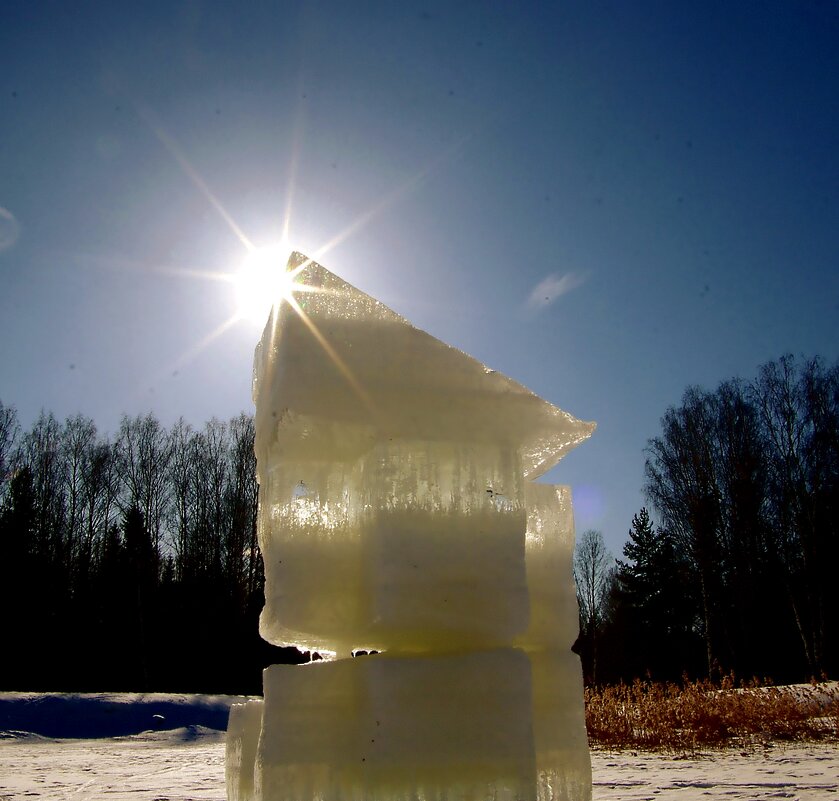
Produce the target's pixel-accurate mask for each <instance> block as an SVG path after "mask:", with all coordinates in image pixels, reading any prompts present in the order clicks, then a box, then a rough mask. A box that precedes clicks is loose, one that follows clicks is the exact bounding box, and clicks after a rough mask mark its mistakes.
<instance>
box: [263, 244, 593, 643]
mask: <svg viewBox="0 0 839 801" xmlns="http://www.w3.org/2000/svg"><path fill="white" fill-rule="evenodd" d="M289 266H290V268H292V269H295V268H296V267H298V266H299V267H301V268H302V269H301V271H300V272H299V273H298V274H297V280H298V284H299V286H300V289H299V291H297V292H296V293H295V296H294V297H295V298H296V299H295V300H294V301H293V303H289V302H282V303H279V304H277V305H276V306H275V308H274V310H273V312H272V315H271V318H270V319H269V322H268V325H267V326H266V329H265V332H264V334H263V337H262V341H261V342H260V344H259V346H258V348H257V353H256V357H255V365H254V399H255V402H256V407H257V414H256V451H257V469H258V477H259V482H260V517H259V535H260V545H261V548H262V552H263V555H264V558H265V568H266V590H265V593H266V607H265V610H264V611H263V614H262V617H261V620H260V631H261V633H262V635H263V636H264V637H265V638H266V639H268V640H269V641H271V642H274V643H276V644H278V645H289V644H291V645H298V646H300V647H302V648H315V649H319V650H320V649H322V650H332V651H339V652H343V653H347V652H348V651H349V650H350V649H351V648H376V649H381V648H401V649H414V650H418V651H422V650H447V649H448V650H451V649H453V648H457V647H476V648H477V647H483V648H487V647H494V646H499V645H508V644H510V643H511V642H512V641H513V639H514V638H515V637H516V636H519V635H521V634H522V633H523V632H524V630H525V629H526V627H527V623H528V605H529V602H528V597H527V589H526V575H525V563H524V530H525V506H526V504H525V497H524V484H525V478H526V477H532V476H535V475H538V474H539V473H540V472H543V471H544V470H546V469H548V468H549V467H551V466H552V465H553V464H555V463H556V461H557V460H558V459H559V458H561V456H562V455H563V454H564V453H566V452H567V451H568V450H569V449H570V448H572V447H574V445H576V444H578V443H579V442H581V441H582V440H584V439H585V438H586V437H588V436H589V435H590V433H591V430H592V429H593V424H590V423H583V422H581V421H579V420H576V419H575V418H573V417H571V416H570V415H568V414H567V413H565V412H563V411H561V410H560V409H557V408H556V407H554V406H551V405H550V404H549V403H546V402H545V401H543V400H541V399H540V398H538V397H536V396H535V395H533V394H532V393H531V392H529V391H528V390H527V389H525V388H524V387H522V386H521V385H520V384H517V383H516V382H514V381H512V380H511V379H509V378H507V377H506V376H503V375H501V374H499V373H496V372H494V371H492V370H489V369H488V368H486V367H484V365H482V364H480V363H479V362H477V361H476V360H474V359H472V358H471V357H469V356H467V355H466V354H464V353H462V352H461V351H458V350H456V349H454V348H451V347H450V346H448V345H445V344H444V343H442V342H440V341H439V340H437V339H434V338H433V337H431V336H430V335H428V334H426V333H425V332H423V331H420V330H418V329H416V328H414V327H413V326H411V325H410V324H409V323H408V322H407V321H406V320H404V319H403V318H402V317H400V316H399V315H397V314H395V313H394V312H393V311H391V310H390V309H388V308H387V307H385V306H384V305H382V304H381V303H379V302H378V301H375V300H374V299H373V298H370V297H369V296H367V295H365V294H364V293H362V292H359V291H358V290H357V289H355V288H353V287H351V286H350V285H348V284H346V283H345V282H343V281H341V280H340V279H338V278H336V277H335V276H334V275H332V274H331V273H329V272H328V271H327V270H325V269H324V268H322V267H321V266H320V265H317V264H314V263H310V262H308V263H307V262H306V261H305V259H304V257H302V256H299V254H293V256H292V259H291V260H290V265H289Z"/></svg>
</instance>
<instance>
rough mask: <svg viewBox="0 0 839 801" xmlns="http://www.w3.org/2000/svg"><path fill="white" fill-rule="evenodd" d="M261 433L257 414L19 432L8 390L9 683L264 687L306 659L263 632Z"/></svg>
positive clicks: (2, 484)
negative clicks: (274, 671) (285, 665)
mask: <svg viewBox="0 0 839 801" xmlns="http://www.w3.org/2000/svg"><path fill="white" fill-rule="evenodd" d="M253 438H254V429H253V419H252V418H251V417H249V416H247V415H244V414H242V415H240V416H238V417H235V418H233V419H232V420H230V421H229V422H221V421H219V420H215V419H214V420H211V421H210V422H208V423H207V424H206V425H205V426H204V427H203V428H202V429H200V430H199V429H194V428H193V427H192V426H190V425H189V424H187V423H185V422H184V421H183V420H181V421H179V422H177V423H176V424H175V425H174V426H172V427H171V428H170V429H166V428H165V427H164V426H162V425H161V424H160V422H159V421H158V420H157V419H156V418H155V417H153V416H152V415H151V414H149V415H146V416H141V417H135V418H129V417H123V419H122V422H121V424H120V427H119V431H118V432H117V433H116V435H115V436H113V437H112V438H109V437H103V436H101V435H99V434H98V432H97V429H96V426H95V424H94V422H93V421H92V420H90V419H88V418H86V417H83V416H75V417H71V418H68V419H67V420H65V421H64V422H59V421H58V420H56V418H55V417H54V416H53V415H52V414H47V413H42V414H41V415H40V417H39V418H38V419H37V420H36V421H35V423H34V425H33V426H32V428H31V429H30V430H28V431H21V430H20V427H19V425H18V421H17V416H16V413H15V410H14V408H11V407H4V406H3V405H2V404H0V592H2V594H3V600H2V604H0V636H2V639H3V644H4V648H3V650H4V654H5V656H4V658H3V659H2V660H0V688H3V689H33V690H36V689H41V690H97V691H101V690H158V691H160V690H171V691H190V692H202V691H205V692H234V693H235V692H259V691H260V688H261V676H260V671H261V669H262V667H264V666H265V665H267V664H271V663H274V662H283V661H299V660H300V658H301V657H300V655H299V654H298V652H296V651H293V650H290V651H289V650H283V649H275V648H271V647H270V646H268V645H267V644H266V643H264V642H263V641H262V640H261V639H260V638H259V636H258V633H257V619H258V615H259V611H260V610H261V608H262V605H263V584H264V576H263V568H262V560H261V557H260V552H259V547H258V543H257V540H256V510H257V485H256V478H255V457H254V452H253Z"/></svg>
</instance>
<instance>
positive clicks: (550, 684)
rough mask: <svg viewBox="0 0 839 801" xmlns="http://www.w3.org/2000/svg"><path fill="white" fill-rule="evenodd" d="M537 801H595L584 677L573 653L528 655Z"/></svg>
mask: <svg viewBox="0 0 839 801" xmlns="http://www.w3.org/2000/svg"><path fill="white" fill-rule="evenodd" d="M528 656H529V659H530V670H531V682H532V686H533V711H532V720H533V741H534V748H535V752H536V775H537V798H538V801H590V800H591V757H590V755H589V749H588V737H587V735H586V722H585V707H584V703H583V672H582V667H581V665H580V658H579V657H578V656H577V655H576V654H574V653H571V651H568V650H562V651H541V652H533V653H530V654H528Z"/></svg>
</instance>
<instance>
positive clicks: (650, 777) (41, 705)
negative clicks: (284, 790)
mask: <svg viewBox="0 0 839 801" xmlns="http://www.w3.org/2000/svg"><path fill="white" fill-rule="evenodd" d="M232 700H234V699H233V698H231V697H229V696H186V695H182V696H175V695H96V696H90V695H88V696H80V695H59V694H55V695H52V694H49V695H36V694H31V693H0V801H12V800H14V801H18V800H19V799H20V800H21V801H22V800H23V799H27V801H31V799H50V800H51V801H53V800H57V801H93V799H110V800H111V801H187V800H189V801H199V799H200V800H201V801H203V800H204V799H208V800H209V799H212V801H224V799H225V791H224V733H223V731H220V730H219V727H220V726H222V725H223V720H224V717H225V712H226V708H227V706H229V703H230V702H231V701H232ZM220 721H222V722H220ZM169 726H175V728H168V727H169ZM50 727H52V730H53V731H60V732H62V733H64V734H65V735H66V736H68V737H70V738H72V739H65V738H62V739H58V738H56V737H55V736H44V735H43V734H37V733H32V732H37V731H50ZM143 729H151V730H150V731H142V730H143ZM155 729H156V730H155ZM132 731H133V732H135V733H130V732H132ZM51 733H53V732H51ZM592 769H593V774H594V799H595V801H607V800H608V801H641V800H642V799H644V800H647V799H664V800H665V801H695V800H697V801H698V800H699V799H702V801H715V800H716V799H720V801H722V799H725V800H726V801H763V800H764V799H767V801H768V799H773V801H776V800H777V799H801V801H828V800H829V801H837V799H839V746H837V745H836V744H835V743H833V744H824V743H812V744H795V745H783V746H782V745H776V746H774V747H772V748H768V749H765V750H760V751H756V752H754V753H751V754H748V753H740V752H738V751H736V750H728V751H723V752H710V753H709V754H706V755H703V756H701V757H699V758H696V759H675V758H673V757H667V756H662V755H660V754H650V753H643V752H638V753H635V752H621V753H613V752H607V751H594V752H593V753H592Z"/></svg>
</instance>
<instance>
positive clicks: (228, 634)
mask: <svg viewBox="0 0 839 801" xmlns="http://www.w3.org/2000/svg"><path fill="white" fill-rule="evenodd" d="M661 424H662V430H661V433H660V434H659V436H657V437H654V438H653V439H651V440H650V441H649V445H648V448H647V460H646V493H647V496H648V498H649V500H650V503H651V505H652V507H653V510H654V512H653V513H654V514H655V515H656V516H657V519H658V525H656V524H655V523H654V522H653V520H652V517H651V515H650V513H649V512H648V511H647V510H646V509H642V510H641V511H640V512H639V513H638V514H637V515H636V516H635V518H634V519H633V521H632V526H631V529H630V531H629V539H628V541H627V542H626V544H625V545H624V547H623V553H622V558H621V559H619V560H615V559H614V558H613V557H612V556H611V555H610V554H609V553H608V552H607V550H606V547H605V544H604V541H603V537H602V534H600V533H599V532H595V531H588V532H584V533H582V534H581V536H580V538H579V543H578V547H577V551H576V555H575V574H576V579H577V588H578V599H579V602H580V612H581V635H580V639H579V641H578V645H577V648H578V650H579V651H580V654H581V656H582V659H583V666H584V671H585V675H586V679H587V681H588V682H589V683H596V684H602V683H606V682H615V681H618V680H621V679H623V680H631V679H633V678H636V677H645V676H649V677H652V678H654V679H676V680H678V679H680V678H681V677H682V676H683V675H685V674H687V675H688V676H690V677H693V678H697V677H703V676H710V677H711V678H718V677H720V676H721V675H727V674H729V673H731V672H734V673H735V674H736V675H738V676H740V677H743V678H750V677H752V676H757V677H759V678H762V677H771V678H772V679H774V680H775V681H790V680H795V681H798V680H802V679H805V678H808V677H810V676H815V677H821V676H822V675H824V674H827V675H829V676H832V677H835V676H836V675H839V642H837V640H838V639H839V637H838V636H837V635H839V630H838V629H839V589H837V578H836V577H837V575H839V570H837V565H839V366H833V367H828V366H826V365H825V364H824V363H823V362H822V361H821V360H819V359H812V360H809V361H803V362H802V361H796V360H794V359H793V358H791V357H784V358H782V359H780V360H778V361H775V362H771V363H769V364H767V365H765V366H764V367H763V368H762V369H761V370H760V372H759V375H758V376H757V378H756V379H754V380H752V381H749V382H744V381H740V380H730V381H725V382H723V383H722V384H721V385H720V386H719V387H718V388H717V389H716V390H714V391H706V390H703V389H700V388H697V387H691V388H689V389H688V390H687V391H686V392H685V394H684V397H683V398H682V402H681V404H680V405H679V406H675V407H673V408H670V409H668V410H667V411H666V413H665V415H664V417H663V418H662V421H661ZM253 438H254V430H253V420H252V418H251V417H249V416H247V415H244V414H242V415H240V416H238V417H236V418H233V419H232V420H230V421H228V422H221V421H218V420H211V421H210V422H208V423H207V424H206V425H205V426H204V427H203V428H201V429H195V428H193V427H192V426H190V425H189V424H187V423H185V422H184V421H183V420H181V421H179V422H177V423H176V424H175V425H173V426H172V427H171V428H169V429H167V428H165V427H164V426H162V425H161V424H160V422H159V421H158V420H157V419H156V418H155V417H153V416H152V415H151V414H149V415H146V416H141V417H134V418H130V417H123V419H122V421H121V424H120V427H119V430H118V432H116V434H115V435H114V436H113V437H107V436H104V437H103V436H101V435H100V434H99V433H98V432H97V429H96V426H95V424H94V423H93V421H92V420H90V419H88V418H85V417H82V416H75V417H71V418H69V419H67V420H65V421H63V422H59V421H58V420H56V419H55V417H54V416H53V415H51V414H46V413H42V414H41V415H40V417H39V418H38V419H37V420H36V421H35V423H34V424H33V426H32V427H31V429H30V430H28V431H21V430H20V427H19V425H18V421H17V417H16V414H15V411H14V409H13V408H11V407H4V406H3V405H2V404H0V592H2V603H0V636H2V638H3V643H4V654H5V658H4V659H2V660H0V689H32V690H38V689H41V690H91V691H92V690H97V691H101V690H108V689H112V690H158V691H162V690H170V691H189V692H259V691H260V688H261V677H260V671H261V669H262V667H264V666H265V665H267V664H272V663H278V662H287V661H303V659H304V658H305V657H304V656H303V655H301V654H300V653H299V652H297V651H295V650H294V649H277V648H272V647H271V646H269V645H267V644H266V643H264V642H263V641H262V640H261V639H260V637H259V635H258V629H257V620H258V616H259V612H260V610H261V608H262V605H263V586H264V574H263V567H262V560H261V556H260V552H259V546H258V543H257V538H256V512H257V485H256V479H255V457H254V452H253Z"/></svg>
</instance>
